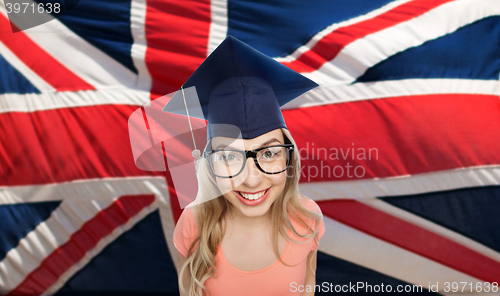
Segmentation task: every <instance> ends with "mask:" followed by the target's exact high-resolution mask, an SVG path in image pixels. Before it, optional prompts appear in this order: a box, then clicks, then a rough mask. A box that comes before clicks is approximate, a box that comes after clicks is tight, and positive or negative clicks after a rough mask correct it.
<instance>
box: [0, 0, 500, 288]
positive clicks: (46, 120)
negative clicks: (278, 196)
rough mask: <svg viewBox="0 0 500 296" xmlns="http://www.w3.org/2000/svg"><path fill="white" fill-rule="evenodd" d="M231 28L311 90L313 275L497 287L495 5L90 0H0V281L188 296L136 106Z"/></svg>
mask: <svg viewBox="0 0 500 296" xmlns="http://www.w3.org/2000/svg"><path fill="white" fill-rule="evenodd" d="M22 2H26V3H33V2H32V0H23V1H22ZM14 25H15V24H14ZM227 34H230V35H232V36H235V37H236V38H238V39H240V40H242V41H244V42H246V43H247V44H249V45H251V46H252V47H254V48H256V49H257V50H259V51H262V52H263V53H265V54H267V55H269V56H271V57H273V58H276V60H278V61H280V62H281V63H283V64H285V65H286V66H288V67H290V68H292V69H294V70H296V71H297V72H300V73H302V74H303V75H305V76H307V77H309V78H311V79H313V80H314V81H316V82H317V83H318V84H320V86H319V87H318V88H316V89H314V90H312V91H310V92H308V93H306V94H305V95H303V96H301V97H299V98H298V99H296V100H294V101H292V102H290V103H289V104H287V105H286V106H284V108H283V113H284V116H285V120H286V122H287V126H288V129H289V130H290V132H291V134H292V135H293V137H294V139H295V140H296V142H297V146H298V148H299V151H300V153H301V156H302V166H303V167H302V176H301V182H300V190H301V192H302V193H303V194H304V195H306V196H308V197H310V198H312V199H314V200H316V201H317V202H318V204H319V205H320V207H321V209H322V212H323V214H324V220H325V226H326V233H325V235H324V236H323V238H322V240H321V244H320V247H319V254H318V270H317V273H316V274H317V279H316V282H317V283H318V284H322V283H323V282H326V283H332V284H334V285H349V283H355V282H363V283H366V284H371V285H380V284H382V283H383V284H384V285H399V284H415V285H421V286H423V288H424V290H428V289H429V288H430V285H436V283H439V292H440V293H441V294H451V293H452V292H453V291H446V290H445V284H444V283H446V282H448V283H453V282H456V283H460V282H466V283H467V285H466V287H465V289H464V290H463V292H465V291H468V292H478V289H476V287H477V283H478V282H490V283H492V282H500V217H499V214H498V212H499V209H500V153H499V151H500V132H499V127H500V98H499V95H500V81H499V74H500V1H499V0H454V1H453V0H396V1H391V0H370V1H368V0H350V1H342V0H334V1H332V0H317V1H313V2H310V1H309V2H308V1H298V0H297V1H290V0H289V1H280V0H272V1H252V2H250V1H241V0H238V1H236V0H229V1H222V0H211V1H209V0H204V1H174V0H148V1H145V0H128V1H127V0H80V1H78V4H77V5H76V6H75V7H74V8H73V9H71V10H70V11H68V12H66V13H65V14H64V15H62V16H60V17H59V18H57V19H55V20H52V21H49V22H47V23H44V24H42V25H40V26H37V27H34V28H31V29H27V30H24V31H20V32H16V33H13V32H12V27H11V24H10V23H9V18H8V15H7V13H6V9H5V4H4V3H3V1H1V0H0V143H1V144H0V182H1V183H0V186H1V187H0V294H2V295H27V294H28V295H42V294H44V295H52V294H55V295H65V294H72V293H77V292H78V293H83V294H85V293H90V292H105V293H106V294H109V293H120V295H125V294H127V293H130V294H137V293H163V294H164V295H165V294H166V295H170V294H171V295H176V294H178V288H177V275H176V267H175V265H176V258H177V253H176V250H175V248H174V246H173V243H172V236H173V230H174V227H175V221H177V219H178V217H179V215H180V213H181V208H180V206H179V202H178V199H177V191H176V190H175V187H174V184H173V181H172V176H171V173H170V171H169V170H168V167H166V166H165V170H158V171H144V170H141V169H139V168H138V166H137V164H136V163H135V161H134V155H133V151H132V147H131V143H130V139H129V126H130V125H133V126H139V127H144V129H145V130H147V129H148V125H147V116H146V114H145V113H144V117H131V115H132V114H134V112H137V110H142V109H139V108H141V106H143V105H145V104H147V103H149V102H151V100H154V99H157V98H159V97H161V96H163V95H165V94H168V93H171V92H173V91H176V90H177V89H179V87H180V86H181V85H182V83H183V82H184V81H185V80H186V79H187V78H188V77H189V76H190V74H191V73H192V72H193V71H194V70H195V69H196V68H197V67H198V65H200V64H201V63H202V62H203V60H204V59H205V58H206V57H207V55H208V54H209V53H210V52H211V51H212V50H214V49H215V48H216V46H217V45H218V44H219V43H220V42H221V41H222V40H223V39H224V38H225V37H226V36H227ZM165 154H168V151H167V152H165ZM469 283H471V284H470V286H469ZM483 287H484V285H483ZM460 288H462V286H460ZM488 294H494V293H493V291H490V292H489V293H488ZM497 294H498V292H497Z"/></svg>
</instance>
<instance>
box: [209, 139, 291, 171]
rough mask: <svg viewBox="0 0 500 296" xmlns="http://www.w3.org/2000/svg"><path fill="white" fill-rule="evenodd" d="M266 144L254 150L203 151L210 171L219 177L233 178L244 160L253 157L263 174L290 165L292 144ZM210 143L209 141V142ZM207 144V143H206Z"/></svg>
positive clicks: (242, 167) (282, 169)
mask: <svg viewBox="0 0 500 296" xmlns="http://www.w3.org/2000/svg"><path fill="white" fill-rule="evenodd" d="M285 141H286V142H288V144H284V145H272V146H266V147H262V148H258V149H254V150H236V149H216V150H212V151H207V152H204V153H203V156H204V157H205V158H207V159H208V163H209V166H210V169H211V170H212V173H213V174H214V175H216V176H217V177H219V178H234V177H236V176H238V175H239V174H240V173H241V172H242V171H243V169H244V168H245V164H246V160H247V159H248V158H253V160H254V163H255V165H256V166H257V168H258V169H259V170H260V171H261V172H263V173H265V174H270V175H273V174H279V173H282V172H284V171H285V170H286V169H288V167H289V166H290V160H291V159H292V152H293V150H294V145H293V144H291V143H290V141H289V140H288V138H286V137H285ZM209 144H210V143H209ZM207 146H208V145H207Z"/></svg>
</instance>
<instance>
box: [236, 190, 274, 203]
mask: <svg viewBox="0 0 500 296" xmlns="http://www.w3.org/2000/svg"><path fill="white" fill-rule="evenodd" d="M268 190H269V188H267V189H266V190H262V191H260V192H257V193H254V194H250V193H244V192H241V191H235V192H236V193H237V194H239V195H240V196H241V197H243V198H244V199H246V200H257V199H259V198H261V197H263V196H264V195H265V194H266V192H267V191H268Z"/></svg>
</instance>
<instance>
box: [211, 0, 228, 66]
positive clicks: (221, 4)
mask: <svg viewBox="0 0 500 296" xmlns="http://www.w3.org/2000/svg"><path fill="white" fill-rule="evenodd" d="M210 10H211V16H212V19H211V23H210V32H209V35H208V47H207V56H208V55H210V54H211V53H212V51H214V50H215V48H217V46H219V44H220V43H221V42H222V41H224V39H225V38H226V35H227V0H211V1H210Z"/></svg>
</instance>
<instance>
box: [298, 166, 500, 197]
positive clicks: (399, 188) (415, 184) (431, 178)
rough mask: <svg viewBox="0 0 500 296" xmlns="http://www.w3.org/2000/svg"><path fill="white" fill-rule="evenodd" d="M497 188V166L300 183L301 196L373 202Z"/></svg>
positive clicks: (499, 168)
mask: <svg viewBox="0 0 500 296" xmlns="http://www.w3.org/2000/svg"><path fill="white" fill-rule="evenodd" d="M488 185H500V165H488V166H478V167H467V168H459V169H453V170H445V171H438V172H432V173H424V174H417V175H407V176H398V177H391V178H375V179H361V180H350V181H331V182H310V183H300V185H299V187H300V191H301V193H302V194H304V195H306V196H308V197H310V198H311V199H314V200H329V199H336V198H351V199H373V198H377V197H390V196H398V195H410V194H421V193H428V192H436V191H444V190H453V189H460V188H468V187H476V186H488Z"/></svg>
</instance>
